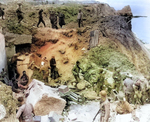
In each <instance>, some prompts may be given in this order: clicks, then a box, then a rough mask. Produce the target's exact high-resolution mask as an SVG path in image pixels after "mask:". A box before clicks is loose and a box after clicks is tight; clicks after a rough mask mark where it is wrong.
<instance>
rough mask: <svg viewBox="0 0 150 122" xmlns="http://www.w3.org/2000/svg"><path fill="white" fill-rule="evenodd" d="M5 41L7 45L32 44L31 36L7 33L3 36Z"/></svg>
mask: <svg viewBox="0 0 150 122" xmlns="http://www.w3.org/2000/svg"><path fill="white" fill-rule="evenodd" d="M5 39H6V42H7V43H13V44H14V45H20V44H31V43H32V36H31V35H25V34H22V35H19V34H14V33H9V32H7V33H6V34H5Z"/></svg>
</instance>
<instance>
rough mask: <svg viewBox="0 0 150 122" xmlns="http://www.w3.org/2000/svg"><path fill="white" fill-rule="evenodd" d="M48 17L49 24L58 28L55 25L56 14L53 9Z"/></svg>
mask: <svg viewBox="0 0 150 122" xmlns="http://www.w3.org/2000/svg"><path fill="white" fill-rule="evenodd" d="M49 19H50V22H51V24H52V28H54V29H58V27H57V15H56V14H55V12H54V11H51V12H50V17H49Z"/></svg>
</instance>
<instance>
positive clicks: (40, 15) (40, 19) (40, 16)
mask: <svg viewBox="0 0 150 122" xmlns="http://www.w3.org/2000/svg"><path fill="white" fill-rule="evenodd" d="M42 12H43V10H42V9H41V10H40V11H39V22H38V24H37V27H38V26H39V24H40V23H41V22H42V23H43V24H44V27H46V25H45V22H44V20H43V16H42Z"/></svg>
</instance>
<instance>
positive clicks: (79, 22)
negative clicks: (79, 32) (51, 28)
mask: <svg viewBox="0 0 150 122" xmlns="http://www.w3.org/2000/svg"><path fill="white" fill-rule="evenodd" d="M82 17H83V13H82V12H81V9H79V13H78V16H77V19H78V26H79V28H80V25H81V24H82V26H83V22H82Z"/></svg>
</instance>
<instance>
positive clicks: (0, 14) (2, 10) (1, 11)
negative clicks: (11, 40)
mask: <svg viewBox="0 0 150 122" xmlns="http://www.w3.org/2000/svg"><path fill="white" fill-rule="evenodd" d="M4 14H5V13H4V8H3V9H2V8H1V7H0V16H2V19H3V20H4Z"/></svg>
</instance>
